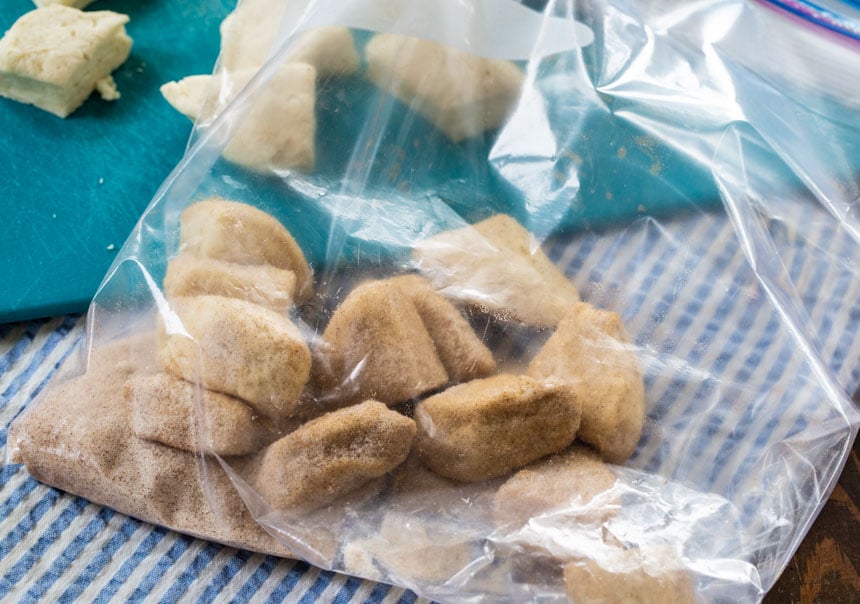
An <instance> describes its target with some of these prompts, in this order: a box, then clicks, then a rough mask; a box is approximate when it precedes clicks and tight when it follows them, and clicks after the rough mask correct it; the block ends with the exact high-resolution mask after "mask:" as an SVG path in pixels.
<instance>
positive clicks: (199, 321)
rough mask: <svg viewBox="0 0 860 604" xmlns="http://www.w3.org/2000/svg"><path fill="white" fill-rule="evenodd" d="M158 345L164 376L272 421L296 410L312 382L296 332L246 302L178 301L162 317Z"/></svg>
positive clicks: (285, 321) (277, 317)
mask: <svg viewBox="0 0 860 604" xmlns="http://www.w3.org/2000/svg"><path fill="white" fill-rule="evenodd" d="M157 340H158V360H159V363H160V364H161V366H162V367H163V368H164V369H165V370H167V371H169V372H170V373H172V374H174V375H176V376H179V377H181V378H183V379H185V380H188V381H190V382H195V383H199V384H200V385H201V386H202V387H204V388H208V389H209V390H215V391H216V392H223V393H225V394H229V395H231V396H235V397H237V398H240V399H242V400H243V401H245V402H247V403H248V404H249V405H250V406H251V407H253V408H254V409H255V410H256V411H257V412H258V413H262V414H263V415H266V416H268V417H270V418H274V419H279V418H282V417H286V416H288V415H290V414H291V413H292V412H293V410H294V409H295V408H296V407H298V405H299V396H300V395H301V393H302V390H303V389H304V387H305V384H306V383H307V382H308V378H309V376H310V367H311V357H310V350H309V349H308V345H307V343H306V342H305V339H304V337H303V336H302V334H301V333H300V332H299V330H298V328H297V327H296V326H295V325H294V324H293V323H292V322H291V321H290V320H289V318H287V317H285V316H283V315H280V314H278V313H276V312H274V311H271V310H269V309H268V308H263V307H262V306H259V305H257V304H253V303H251V302H245V301H244V300H236V299H233V298H224V297H221V296H195V297H191V298H176V299H174V300H172V301H171V309H170V312H169V313H165V314H164V315H163V316H162V317H160V320H159V327H158V335H157Z"/></svg>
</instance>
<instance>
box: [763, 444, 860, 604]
mask: <svg viewBox="0 0 860 604" xmlns="http://www.w3.org/2000/svg"><path fill="white" fill-rule="evenodd" d="M858 571H860V438H858V439H857V441H856V442H855V443H854V450H853V451H852V452H851V456H850V457H849V458H848V462H847V463H846V464H845V469H844V470H843V472H842V476H841V478H840V479H839V484H838V485H837V486H836V488H835V489H834V490H833V494H832V495H831V496H830V500H829V501H828V502H827V504H826V505H825V506H824V509H823V510H822V511H821V514H820V515H819V516H818V519H817V520H816V521H815V524H813V525H812V529H811V530H810V531H809V534H807V535H806V538H805V539H804V540H803V543H801V544H800V547H799V548H798V550H797V553H796V554H795V556H794V558H792V560H791V562H790V563H789V565H788V567H787V568H786V569H785V572H783V573H782V576H781V577H780V578H779V581H777V583H776V585H775V586H774V587H773V589H772V590H771V591H770V593H768V595H767V597H766V598H765V599H764V602H765V604H782V603H784V602H785V603H788V602H791V603H798V604H800V603H802V604H806V603H811V602H816V603H817V602H821V603H822V604H841V603H843V602H844V603H845V604H849V603H850V604H855V603H858V602H860V574H858Z"/></svg>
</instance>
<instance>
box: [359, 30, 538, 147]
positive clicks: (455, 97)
mask: <svg viewBox="0 0 860 604" xmlns="http://www.w3.org/2000/svg"><path fill="white" fill-rule="evenodd" d="M365 53H366V56H367V73H368V77H369V78H370V80H371V81H372V82H373V83H374V84H375V85H376V86H378V87H379V88H381V89H382V90H385V91H387V92H390V93H391V94H393V95H395V96H396V97H397V98H399V99H400V100H401V101H403V102H404V103H405V104H407V105H409V106H410V108H411V109H412V110H413V111H415V112H416V113H419V114H420V115H422V116H424V117H425V118H427V119H428V120H429V121H431V122H433V123H434V124H435V125H436V127H437V128H439V129H440V130H442V132H444V133H445V135H446V136H447V137H448V138H450V139H451V140H452V141H453V142H455V143H456V142H459V141H461V140H463V139H465V138H470V137H472V136H476V135H478V134H481V133H482V132H484V131H485V130H493V129H495V128H498V127H499V126H501V125H502V124H503V123H504V121H505V120H506V119H507V117H508V115H509V114H510V113H511V112H512V111H513V109H514V107H515V106H516V103H517V99H518V98H519V94H520V88H521V87H522V84H523V73H522V71H520V69H519V68H518V67H517V66H516V65H514V64H513V63H511V62H510V61H498V60H493V59H485V58H482V57H478V56H476V55H473V54H471V53H469V52H466V51H464V50H460V49H458V48H451V47H449V46H444V45H442V44H439V43H438V42H431V41H429V40H421V39H418V38H411V37H408V36H400V35H395V34H378V35H376V36H374V37H373V39H372V40H371V41H370V42H369V43H368V45H367V48H366V50H365Z"/></svg>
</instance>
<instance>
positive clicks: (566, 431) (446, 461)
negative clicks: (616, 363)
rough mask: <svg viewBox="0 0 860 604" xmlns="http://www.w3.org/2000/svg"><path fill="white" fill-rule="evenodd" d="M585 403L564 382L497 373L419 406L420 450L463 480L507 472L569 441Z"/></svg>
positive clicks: (436, 467) (440, 470)
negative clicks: (550, 381) (551, 381)
mask: <svg viewBox="0 0 860 604" xmlns="http://www.w3.org/2000/svg"><path fill="white" fill-rule="evenodd" d="M580 405H581V403H580V402H579V401H578V400H577V398H576V396H575V394H574V392H573V391H572V390H571V389H570V388H568V387H567V386H565V385H563V384H560V383H543V382H540V381H538V380H535V379H532V378H530V377H528V376H516V375H497V376H494V377H490V378H485V379H482V380H474V381H471V382H467V383H465V384H460V385H459V386H454V387H452V388H448V389H447V390H445V391H444V392H442V393H440V394H437V395H435V396H431V397H430V398H427V399H425V400H424V401H422V402H421V403H420V404H419V405H418V407H417V408H416V410H415V420H416V422H417V423H418V443H417V447H418V448H417V450H418V456H419V457H420V459H421V461H422V462H423V463H424V464H425V465H426V466H427V467H428V468H430V469H431V470H433V471H434V472H436V473H437V474H439V475H441V476H445V477H447V478H453V479H454V480H459V481H461V482H476V481H479V480H485V479H488V478H495V477H497V476H504V475H505V474H507V473H508V472H510V471H511V470H514V469H516V468H519V467H522V466H524V465H526V464H528V463H531V462H533V461H535V460H537V459H540V458H541V457H544V456H545V455H549V454H551V453H555V452H557V451H560V450H562V449H564V448H565V447H567V446H568V445H570V443H571V442H572V441H573V439H574V437H575V436H576V430H577V428H578V427H579V416H580Z"/></svg>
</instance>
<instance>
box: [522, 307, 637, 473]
mask: <svg viewBox="0 0 860 604" xmlns="http://www.w3.org/2000/svg"><path fill="white" fill-rule="evenodd" d="M629 342H630V339H629V337H628V335H627V332H626V330H625V329H624V325H623V324H622V323H621V317H619V316H618V314H616V313H614V312H610V311H606V310H600V309H597V308H594V307H593V306H591V305H590V304H587V303H585V302H580V303H578V304H576V305H574V306H573V307H572V308H571V310H570V312H569V313H568V314H567V316H566V317H565V318H564V319H563V320H562V321H561V323H559V326H558V329H556V331H555V333H553V335H552V336H550V338H549V340H547V342H546V344H544V346H543V348H541V350H540V351H539V352H538V353H537V355H535V358H534V359H532V362H531V364H530V365H529V368H528V374H529V375H531V376H533V377H535V378H537V379H557V380H561V381H564V382H565V383H568V384H569V385H570V387H571V388H573V389H574V390H575V391H576V393H577V398H578V399H579V400H580V401H582V424H581V425H580V427H579V438H581V439H582V440H583V441H585V442H587V443H588V444H590V445H592V446H593V447H594V448H595V449H597V450H598V451H599V452H600V454H601V455H603V458H604V459H606V460H607V461H609V462H612V463H623V462H624V461H625V460H626V459H627V458H628V457H630V455H631V454H632V453H633V451H634V450H635V449H636V445H637V444H638V443H639V437H640V436H641V435H642V426H643V423H644V421H645V385H644V382H643V381H642V373H641V372H640V370H639V363H638V361H637V359H636V353H635V352H634V351H633V350H631V349H630V344H629Z"/></svg>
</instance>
